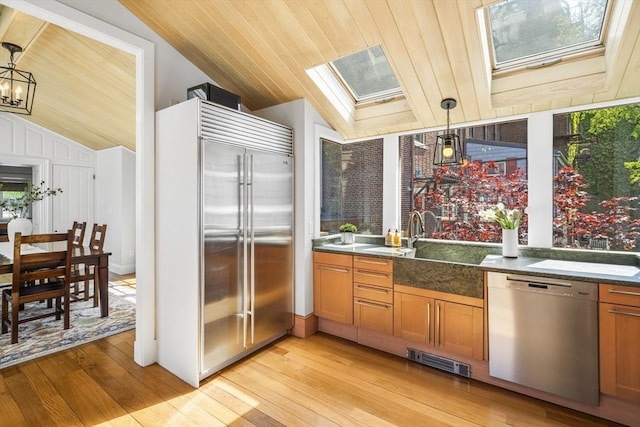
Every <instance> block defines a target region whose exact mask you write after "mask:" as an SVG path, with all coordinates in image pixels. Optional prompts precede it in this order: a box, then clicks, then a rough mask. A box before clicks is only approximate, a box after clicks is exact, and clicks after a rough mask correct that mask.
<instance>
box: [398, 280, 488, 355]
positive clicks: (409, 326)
mask: <svg viewBox="0 0 640 427" xmlns="http://www.w3.org/2000/svg"><path fill="white" fill-rule="evenodd" d="M483 306H484V303H483V300H482V299H478V298H471V297H465V296H460V295H454V294H447V293H444V292H438V291H431V290H428V289H421V288H413V287H410V286H404V285H396V286H395V292H394V335H395V336H397V337H400V338H404V339H407V340H411V341H415V342H419V343H422V344H426V345H429V346H433V347H436V348H438V349H440V350H443V351H447V352H451V353H455V354H459V355H462V356H466V357H472V358H474V359H478V360H482V359H483V348H484V347H483V338H484V308H483Z"/></svg>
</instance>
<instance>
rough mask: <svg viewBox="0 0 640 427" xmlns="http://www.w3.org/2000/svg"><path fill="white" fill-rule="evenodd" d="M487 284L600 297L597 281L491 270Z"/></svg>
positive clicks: (552, 293) (585, 296)
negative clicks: (579, 280)
mask: <svg viewBox="0 0 640 427" xmlns="http://www.w3.org/2000/svg"><path fill="white" fill-rule="evenodd" d="M487 286H488V287H489V288H503V289H511V290H514V291H521V292H535V293H542V294H546V295H555V296H564V297H571V298H581V299H588V300H593V301H596V300H597V299H598V284H597V283H591V282H578V281H569V280H562V279H556V278H554V277H542V276H523V275H517V274H504V273H496V272H490V274H489V280H488V284H487Z"/></svg>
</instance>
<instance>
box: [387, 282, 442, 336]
mask: <svg viewBox="0 0 640 427" xmlns="http://www.w3.org/2000/svg"><path fill="white" fill-rule="evenodd" d="M393 305H394V306H393V312H394V319H393V325H394V326H393V335H395V336H396V337H400V338H404V339H407V340H410V341H415V342H419V343H423V344H429V345H433V320H432V319H433V311H434V300H433V299H432V298H426V297H423V296H418V295H410V294H405V293H402V292H396V293H395V294H394V301H393Z"/></svg>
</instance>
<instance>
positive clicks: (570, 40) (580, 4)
mask: <svg viewBox="0 0 640 427" xmlns="http://www.w3.org/2000/svg"><path fill="white" fill-rule="evenodd" d="M608 3H610V2H607V0H539V1H531V0H505V1H503V2H498V3H496V4H494V5H492V6H489V7H488V8H487V10H486V13H487V15H488V22H489V34H490V36H489V37H488V39H489V43H490V45H491V46H492V48H493V49H492V53H493V58H492V59H493V68H494V70H503V69H508V68H514V67H523V66H530V65H537V64H541V63H544V62H547V63H548V62H552V61H556V60H559V59H560V58H563V57H567V56H570V55H575V54H579V53H584V52H587V51H590V50H594V49H598V48H601V47H602V46H603V41H602V40H603V29H604V24H605V16H606V15H607V8H608V7H609V4H608Z"/></svg>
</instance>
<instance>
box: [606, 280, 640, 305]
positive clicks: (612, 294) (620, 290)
mask: <svg viewBox="0 0 640 427" xmlns="http://www.w3.org/2000/svg"><path fill="white" fill-rule="evenodd" d="M599 297H600V302H607V303H611V304H620V305H634V306H637V307H640V288H638V287H633V286H619V285H600V288H599Z"/></svg>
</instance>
